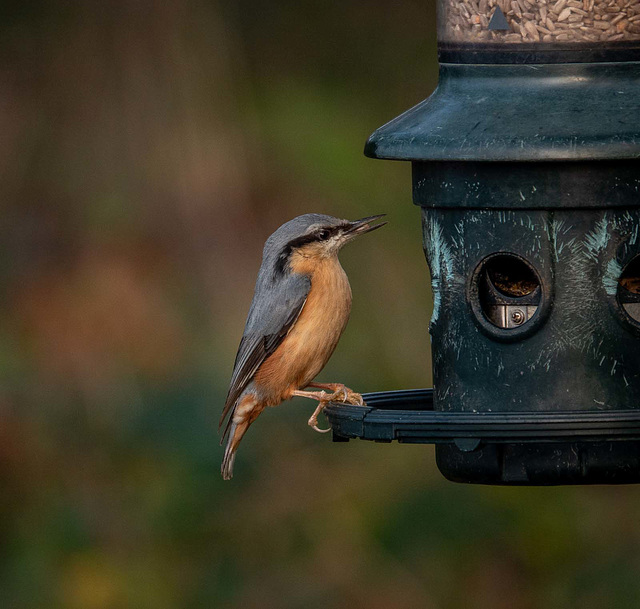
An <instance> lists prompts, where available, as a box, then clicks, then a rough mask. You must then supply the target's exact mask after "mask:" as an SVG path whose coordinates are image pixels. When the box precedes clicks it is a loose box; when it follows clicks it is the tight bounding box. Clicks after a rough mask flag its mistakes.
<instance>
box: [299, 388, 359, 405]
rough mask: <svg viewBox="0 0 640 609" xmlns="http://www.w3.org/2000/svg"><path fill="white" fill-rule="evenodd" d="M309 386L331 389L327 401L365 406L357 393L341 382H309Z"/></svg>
mask: <svg viewBox="0 0 640 609" xmlns="http://www.w3.org/2000/svg"><path fill="white" fill-rule="evenodd" d="M309 387H317V388H318V389H331V390H332V391H333V393H332V394H331V395H328V396H327V401H329V402H341V403H342V404H351V405H353V406H365V405H366V404H365V402H364V400H363V399H362V396H361V395H360V394H359V393H356V392H355V391H353V389H349V387H347V386H346V385H343V384H342V383H310V384H309Z"/></svg>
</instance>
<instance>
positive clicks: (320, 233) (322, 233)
mask: <svg viewBox="0 0 640 609" xmlns="http://www.w3.org/2000/svg"><path fill="white" fill-rule="evenodd" d="M329 234H330V233H329V231H328V230H321V231H318V239H320V241H324V240H325V239H328V238H329Z"/></svg>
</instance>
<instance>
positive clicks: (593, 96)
mask: <svg viewBox="0 0 640 609" xmlns="http://www.w3.org/2000/svg"><path fill="white" fill-rule="evenodd" d="M438 37H439V47H438V48H439V60H440V77H439V85H438V87H437V89H436V91H435V92H434V93H433V94H432V95H431V97H429V98H428V99H426V100H425V101H423V102H422V103H420V104H418V105H417V106H415V107H414V108H412V109H410V110H408V111H407V112H405V113H404V114H402V115H401V116H399V117H398V118H396V119H394V120H392V121H391V122H390V123H388V124H386V125H384V126H383V127H381V128H380V129H378V130H377V131H376V132H375V133H374V134H373V135H372V136H371V137H370V138H369V140H368V141H367V144H366V148H365V154H366V155H367V156H370V157H372V158H378V159H395V160H406V161H411V163H412V167H413V200H414V203H415V204H416V205H417V206H419V207H420V208H421V213H422V227H423V236H424V239H423V242H424V250H425V254H426V258H427V262H428V265H429V268H430V272H431V281H432V287H433V299H434V305H433V313H432V316H431V322H430V333H431V339H432V349H433V358H432V360H433V378H434V388H433V389H432V390H421V391H399V392H386V393H378V394H369V395H368V396H365V399H366V400H367V407H366V408H359V407H355V406H354V407H350V406H339V405H332V406H330V407H329V408H327V411H326V412H327V415H328V417H329V420H330V422H331V424H332V427H333V430H334V439H335V440H345V439H349V438H364V439H368V440H377V441H391V440H398V441H400V442H413V443H416V442H417V443H435V444H436V457H437V463H438V467H439V469H440V471H441V472H442V473H443V474H444V475H445V476H446V477H447V478H449V479H450V480H454V481H459V482H476V483H489V484H521V485H527V484H571V483H581V484H585V483H586V484H589V483H630V482H640V234H639V232H640V229H639V227H640V0H558V1H557V2H555V3H554V2H553V1H549V2H545V1H544V0H440V2H439V6H438Z"/></svg>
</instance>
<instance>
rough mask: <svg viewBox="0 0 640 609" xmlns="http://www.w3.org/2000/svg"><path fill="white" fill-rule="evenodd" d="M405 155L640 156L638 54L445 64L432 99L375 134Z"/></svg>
mask: <svg viewBox="0 0 640 609" xmlns="http://www.w3.org/2000/svg"><path fill="white" fill-rule="evenodd" d="M365 154H366V155H367V156H369V157H372V158H379V159H395V160H406V161H576V160H602V159H609V160H620V159H627V160H630V159H640V62H627V63H570V64H545V65H466V64H443V65H441V67H440V83H439V85H438V87H437V89H436V90H435V92H434V93H433V94H432V95H431V96H430V97H429V98H428V99H426V100H424V101H423V102H421V103H420V104H418V105H417V106H415V107H413V108H411V109H410V110H408V111H407V112H405V113H404V114H402V115H400V116H398V117H397V118H395V119H393V120H392V121H391V122H389V123H387V124H386V125H384V126H383V127H380V128H379V129H378V130H377V131H375V132H374V133H373V135H371V137H370V138H369V139H368V141H367V143H366V146H365Z"/></svg>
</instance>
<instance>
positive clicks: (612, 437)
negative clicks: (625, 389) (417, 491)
mask: <svg viewBox="0 0 640 609" xmlns="http://www.w3.org/2000/svg"><path fill="white" fill-rule="evenodd" d="M363 398H364V400H365V402H366V403H367V405H366V406H352V405H347V404H338V403H331V404H329V405H328V406H327V407H326V408H325V411H324V412H325V414H326V416H327V418H328V420H329V422H330V424H331V427H332V429H333V437H334V440H335V441H345V440H348V439H351V438H361V439H363V440H373V441H377V442H391V441H393V440H397V441H398V442H407V443H409V442H410V443H420V444H440V443H453V444H456V445H457V446H458V447H459V448H460V449H461V450H475V448H477V447H478V446H480V445H481V444H493V443H521V442H525V443H536V442H609V441H619V440H640V410H635V409H627V410H564V411H553V412H533V411H529V412H523V411H521V412H439V411H434V410H433V389H412V390H400V391H381V392H373V393H367V394H363Z"/></svg>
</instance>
